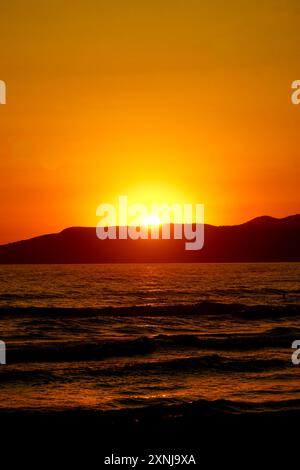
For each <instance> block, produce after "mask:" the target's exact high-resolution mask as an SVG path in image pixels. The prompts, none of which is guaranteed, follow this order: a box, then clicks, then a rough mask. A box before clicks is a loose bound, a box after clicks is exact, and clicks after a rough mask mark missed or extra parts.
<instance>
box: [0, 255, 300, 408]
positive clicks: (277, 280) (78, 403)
mask: <svg viewBox="0 0 300 470" xmlns="http://www.w3.org/2000/svg"><path fill="white" fill-rule="evenodd" d="M297 339H299V340H300V264H297V263H292V264H287V263H282V264H147V265H145V264H135V265H134V264H132V265H128V264H124V265H57V266H56V265H18V266H17V265H16V266H1V267H0V340H3V341H5V342H6V347H7V364H6V365H0V387H1V400H0V409H2V410H9V411H12V410H14V411H19V410H35V411H47V412H52V411H56V410H71V409H81V410H83V409H84V410H94V411H97V412H100V411H105V410H120V409H125V408H136V407H145V406H149V405H160V406H165V405H172V404H174V405H176V404H183V403H192V402H197V401H198V400H203V401H204V402H205V403H207V404H212V403H215V400H224V403H225V402H226V403H234V404H235V405H236V406H242V407H245V405H250V404H251V406H252V407H254V409H255V406H257V407H260V408H261V407H264V406H265V407H266V408H268V407H270V406H272V407H273V406H274V407H275V408H276V407H277V408H280V407H283V406H284V407H288V408H289V407H295V406H297V407H298V406H300V405H298V403H299V401H298V400H300V365H299V366H297V365H294V364H292V361H291V355H292V353H293V350H292V349H291V344H292V342H293V341H294V340H297ZM235 409H236V408H235Z"/></svg>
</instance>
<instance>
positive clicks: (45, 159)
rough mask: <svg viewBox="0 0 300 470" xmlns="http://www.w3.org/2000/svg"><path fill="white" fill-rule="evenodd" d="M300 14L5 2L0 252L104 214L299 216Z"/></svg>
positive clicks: (275, 5)
mask: <svg viewBox="0 0 300 470" xmlns="http://www.w3.org/2000/svg"><path fill="white" fill-rule="evenodd" d="M299 24H300V3H299V0H260V1H251V2H250V1H245V0H228V1H220V0H215V1H211V0H210V1H207V0H201V1H199V0H184V1H183V0H182V1H176V0H172V1H171V0H163V1H162V0H152V1H150V0H143V1H141V0H139V1H138V0H127V1H124V0H110V1H106V2H104V1H101V0H84V1H83V0H81V1H78V0H72V1H71V0H44V1H40V0H28V1H26V2H25V1H23V0H10V1H9V2H2V4H1V7H0V46H1V47H0V79H1V80H5V81H6V83H7V105H5V106H0V174H1V177H0V195H1V200H0V242H1V243H4V242H8V241H13V240H17V239H20V238H27V237H30V236H33V235H38V234H41V233H46V232H52V231H58V230H61V229H63V228H65V227H68V226H72V225H95V224H96V223H97V217H96V215H95V211H96V208H97V206H98V204H100V203H102V202H115V201H116V198H117V197H118V195H121V194H126V195H128V196H129V199H130V202H146V203H149V204H150V203H151V202H158V203H160V202H165V203H171V202H189V203H197V202H198V203H204V204H205V209H206V222H208V223H213V224H217V225H220V224H235V223H241V222H243V221H246V220H247V219H250V218H252V217H255V216H258V215H263V214H269V215H273V216H278V217H283V216H286V215H289V214H294V213H297V212H300V189H299V176H300V164H299V135H300V132H299V131H300V106H298V107H297V106H294V105H292V103H291V83H292V81H294V80H296V79H300V62H299V57H300V28H299Z"/></svg>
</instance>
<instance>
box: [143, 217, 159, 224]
mask: <svg viewBox="0 0 300 470" xmlns="http://www.w3.org/2000/svg"><path fill="white" fill-rule="evenodd" d="M160 224H161V220H160V218H159V217H158V216H157V215H148V216H147V217H145V218H144V220H143V225H144V226H149V225H160Z"/></svg>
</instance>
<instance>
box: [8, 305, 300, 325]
mask: <svg viewBox="0 0 300 470" xmlns="http://www.w3.org/2000/svg"><path fill="white" fill-rule="evenodd" d="M7 315H8V316H12V315H13V316H17V317H22V316H29V317H31V316H37V317H39V316H41V317H45V316H51V317H56V316H58V317H61V316H63V317H65V316H68V317H87V316H89V317H103V316H132V317H135V316H151V317H154V316H158V317H159V316H162V317H168V316H187V315H191V316H197V315H201V316H203V315H207V316H214V315H215V316H220V315H225V316H232V317H238V318H246V319H248V320H251V319H253V320H257V319H268V318H270V319H276V318H282V317H299V318H300V304H299V305H298V304H296V305H295V304H293V305H288V304H283V305H274V306H270V305H245V304H237V303H218V302H207V301H205V302H200V303H193V304H176V305H168V306H166V305H155V306H154V305H142V306H137V305H132V306H127V307H121V306H120V307H102V308H92V307H91V308H86V307H84V308H78V307H2V308H0V316H1V317H4V316H7Z"/></svg>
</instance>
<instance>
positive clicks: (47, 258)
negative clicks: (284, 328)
mask: <svg viewBox="0 0 300 470" xmlns="http://www.w3.org/2000/svg"><path fill="white" fill-rule="evenodd" d="M204 233H205V241H204V247H203V249H202V250H199V251H186V250H185V249H184V246H185V242H186V240H184V239H183V240H173V239H171V240H161V239H160V240H136V241H134V240H131V239H128V240H118V239H117V240H99V239H98V238H97V236H96V229H95V227H71V228H67V229H65V230H63V231H62V232H59V233H54V234H48V235H42V236H38V237H35V238H31V239H28V240H22V241H18V242H14V243H9V244H6V245H1V246H0V264H13V263H16V264H20V263H29V264H31V263H58V264H59V263H124V262H276V261H277V262H279V261H290V262H291V261H300V242H299V241H300V215H293V216H289V217H285V218H282V219H276V218H273V217H268V216H263V217H257V218H255V219H252V220H250V221H248V222H246V223H244V224H240V225H232V226H213V225H207V224H206V225H205V228H204Z"/></svg>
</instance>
